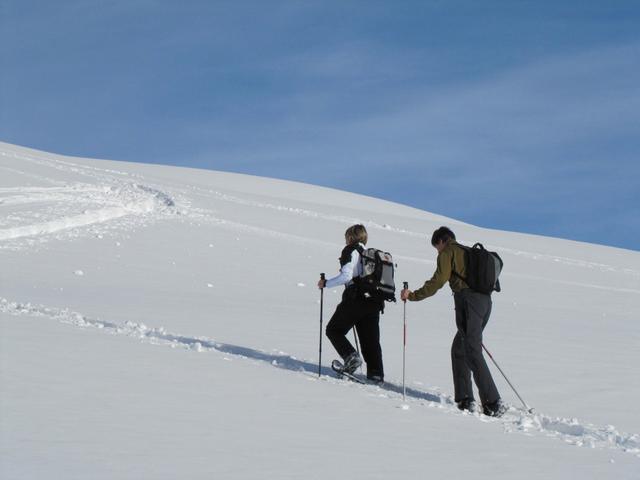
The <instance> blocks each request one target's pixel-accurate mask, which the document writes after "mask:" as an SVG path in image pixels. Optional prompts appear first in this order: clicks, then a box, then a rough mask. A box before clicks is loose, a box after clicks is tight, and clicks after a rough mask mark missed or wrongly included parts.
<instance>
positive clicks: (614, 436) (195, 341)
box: [0, 297, 640, 458]
mask: <svg viewBox="0 0 640 480" xmlns="http://www.w3.org/2000/svg"><path fill="white" fill-rule="evenodd" d="M0 313H4V314H8V315H13V316H22V315H27V316H31V317H41V318H48V319H52V320H57V321H59V322H61V323H65V324H70V325H73V326H76V327H81V328H96V329H98V330H101V331H104V332H106V333H109V334H111V335H121V336H125V337H133V338H137V339H139V340H141V341H143V342H146V343H151V344H154V345H162V346H169V347H171V348H183V349H189V350H192V351H196V352H211V351H215V352H219V353H223V354H225V355H232V356H236V357H240V358H246V359H249V360H252V361H258V362H264V363H268V364H270V365H272V366H274V367H276V368H280V369H284V370H289V371H293V372H299V373H302V374H304V375H307V376H308V377H309V378H310V379H314V378H316V375H317V364H316V363H313V362H310V361H305V360H300V359H297V358H295V357H292V356H290V355H286V354H285V353H282V352H280V353H278V354H272V353H266V352H262V351H259V350H255V349H252V348H249V347H242V346H237V345H232V344H226V343H221V342H217V341H215V340H214V339H211V338H206V337H188V336H184V335H179V334H174V333H171V332H167V331H166V330H165V329H164V328H162V327H159V328H152V327H148V326H147V325H145V324H143V323H134V322H126V323H123V324H119V323H116V322H110V321H105V320H99V319H94V318H90V317H88V316H85V315H83V314H81V313H78V312H74V311H72V310H69V309H58V308H50V307H45V306H38V305H32V304H30V303H19V302H13V301H9V300H7V299H5V298H2V297H0ZM322 372H323V374H324V377H322V378H323V379H325V380H329V381H332V382H334V383H335V382H343V381H342V380H339V379H335V378H333V377H331V378H330V377H329V376H328V375H330V372H331V369H330V368H328V367H323V369H322ZM349 385H351V386H352V387H353V388H360V389H370V388H376V389H378V390H379V391H381V392H386V394H385V395H386V397H387V398H389V399H393V400H398V399H401V398H402V387H401V386H399V385H395V384H393V383H385V384H384V385H383V386H369V385H359V384H356V383H351V384H349ZM406 392H407V397H408V401H409V402H411V404H413V405H415V406H418V407H419V406H427V407H438V408H440V409H442V410H443V411H445V412H446V413H448V414H457V415H466V416H469V417H473V418H476V419H477V420H480V421H483V422H487V423H499V424H501V425H502V426H503V428H504V431H505V433H511V432H520V433H523V434H531V433H538V434H542V435H546V436H550V437H555V438H558V439H560V440H562V441H564V442H566V443H569V444H571V445H577V446H583V447H589V448H599V449H614V450H619V451H623V452H627V453H631V454H633V455H635V456H637V457H638V458H640V435H639V434H627V433H621V432H620V431H619V430H618V429H617V428H616V427H614V426H613V425H607V426H605V427H599V426H596V425H592V424H588V423H582V422H580V421H579V420H577V419H575V418H569V419H567V418H552V417H549V416H547V415H544V414H541V413H535V414H529V413H527V412H523V411H521V410H519V409H516V408H513V407H511V408H509V410H508V412H507V413H506V414H505V415H504V416H503V417H502V418H498V419H496V418H490V417H486V416H484V415H481V414H479V413H474V414H469V413H463V412H460V411H459V410H458V409H457V406H456V405H455V402H454V401H453V399H452V398H451V397H450V396H447V395H443V394H441V393H439V392H437V393H435V392H424V391H420V390H417V389H414V388H408V389H407V391H406Z"/></svg>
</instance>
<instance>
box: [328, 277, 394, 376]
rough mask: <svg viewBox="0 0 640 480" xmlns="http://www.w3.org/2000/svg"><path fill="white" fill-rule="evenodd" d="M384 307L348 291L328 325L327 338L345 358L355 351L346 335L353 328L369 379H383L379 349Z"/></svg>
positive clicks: (379, 303)
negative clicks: (378, 377) (373, 377)
mask: <svg viewBox="0 0 640 480" xmlns="http://www.w3.org/2000/svg"><path fill="white" fill-rule="evenodd" d="M382 306H383V303H382V302H381V301H378V300H372V299H367V298H364V297H362V296H357V295H355V294H354V293H353V291H351V289H346V290H345V292H344V294H343V295H342V302H340V304H338V307H337V308H336V311H335V313H334V314H333V316H332V317H331V320H329V323H328V324H327V330H326V333H327V337H328V338H329V340H331V343H332V344H333V347H334V348H335V349H336V351H337V352H338V354H339V355H340V356H341V357H342V358H343V359H345V358H347V357H348V356H349V355H351V354H352V353H353V352H355V351H356V350H355V348H353V345H351V342H349V340H348V339H347V333H349V330H351V329H352V328H353V327H354V326H355V327H356V332H357V334H358V337H359V338H360V345H361V347H362V357H363V358H364V361H365V363H366V364H367V377H372V376H374V375H377V376H380V377H381V378H383V377H384V369H383V367H382V348H381V347H380V310H381V309H382Z"/></svg>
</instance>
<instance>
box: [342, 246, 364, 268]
mask: <svg viewBox="0 0 640 480" xmlns="http://www.w3.org/2000/svg"><path fill="white" fill-rule="evenodd" d="M354 250H358V252H359V253H360V254H361V255H362V251H363V249H362V247H361V246H360V244H358V243H355V244H351V245H347V246H346V247H344V248H343V249H342V253H341V254H340V267H344V266H345V265H346V264H347V263H349V262H350V261H351V254H352V253H353V251H354Z"/></svg>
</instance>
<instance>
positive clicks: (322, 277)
mask: <svg viewBox="0 0 640 480" xmlns="http://www.w3.org/2000/svg"><path fill="white" fill-rule="evenodd" d="M320 280H322V282H323V287H322V288H324V283H325V282H326V279H325V278H324V273H321V274H320Z"/></svg>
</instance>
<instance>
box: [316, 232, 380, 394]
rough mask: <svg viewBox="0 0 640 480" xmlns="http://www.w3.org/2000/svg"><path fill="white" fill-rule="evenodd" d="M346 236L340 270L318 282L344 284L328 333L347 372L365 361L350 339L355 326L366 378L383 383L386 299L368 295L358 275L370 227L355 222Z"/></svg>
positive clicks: (330, 285) (328, 284)
mask: <svg viewBox="0 0 640 480" xmlns="http://www.w3.org/2000/svg"><path fill="white" fill-rule="evenodd" d="M344 237H345V241H346V244H347V245H346V247H345V248H344V249H343V250H342V254H341V255H340V272H339V273H338V275H336V276H335V277H333V278H330V279H328V280H322V279H321V280H320V281H319V282H318V288H325V287H327V288H333V287H337V286H339V285H345V290H344V293H343V294H342V301H341V302H340V303H339V304H338V306H337V308H336V311H335V313H334V314H333V316H332V317H331V320H330V321H329V323H328V324H327V330H326V333H327V337H328V338H329V340H330V341H331V343H332V344H333V346H334V348H335V349H336V351H337V352H338V354H339V355H340V356H341V357H342V359H343V362H344V369H345V371H346V372H347V373H354V372H355V371H356V370H357V369H358V367H360V365H362V360H361V359H360V355H358V353H357V352H356V350H355V349H354V348H353V345H351V342H349V340H348V339H347V333H349V330H351V329H352V328H353V327H354V326H355V329H356V332H357V334H358V337H360V343H361V345H362V356H363V357H364V361H365V363H366V364H367V378H368V379H369V380H370V381H372V382H374V383H377V384H380V383H382V382H383V380H384V369H383V367H382V348H381V347H380V312H381V311H382V309H383V307H384V301H383V300H381V299H377V298H371V297H369V296H365V295H364V293H363V292H361V291H360V289H359V288H358V277H360V276H361V275H362V262H360V254H361V252H362V251H363V250H364V246H365V245H366V244H367V239H368V235H367V230H366V228H364V226H363V225H353V226H351V227H349V228H348V229H347V231H346V232H345V234H344Z"/></svg>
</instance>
